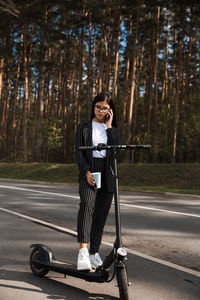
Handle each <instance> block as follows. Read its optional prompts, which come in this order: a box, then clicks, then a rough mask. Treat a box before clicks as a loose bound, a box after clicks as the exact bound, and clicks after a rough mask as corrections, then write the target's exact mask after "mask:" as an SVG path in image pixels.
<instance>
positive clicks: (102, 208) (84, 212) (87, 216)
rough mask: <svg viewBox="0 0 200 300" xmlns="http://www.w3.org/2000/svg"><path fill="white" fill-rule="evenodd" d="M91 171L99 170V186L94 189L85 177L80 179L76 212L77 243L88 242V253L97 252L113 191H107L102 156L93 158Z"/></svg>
mask: <svg viewBox="0 0 200 300" xmlns="http://www.w3.org/2000/svg"><path fill="white" fill-rule="evenodd" d="M92 172H101V188H100V189H94V188H93V187H92V186H90V185H89V184H88V182H87V178H86V177H85V178H84V179H81V180H80V185H79V195H80V208H79V212H78V221H77V232H78V242H79V243H89V242H90V253H91V254H94V253H96V252H98V250H99V247H100V244H101V239H102V234H103V229H104V225H105V223H106V219H107V216H108V213H109V210H110V206H111V203H112V198H113V192H111V193H109V192H107V187H106V181H105V176H106V168H105V159H104V158H94V159H93V166H92Z"/></svg>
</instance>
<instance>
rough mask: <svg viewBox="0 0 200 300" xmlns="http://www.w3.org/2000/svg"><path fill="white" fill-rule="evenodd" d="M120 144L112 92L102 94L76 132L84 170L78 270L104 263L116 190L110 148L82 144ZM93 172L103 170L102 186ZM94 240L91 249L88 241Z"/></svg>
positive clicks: (80, 161) (80, 209)
mask: <svg viewBox="0 0 200 300" xmlns="http://www.w3.org/2000/svg"><path fill="white" fill-rule="evenodd" d="M99 143H103V144H107V145H116V144H119V137H118V131H117V123H116V115H115V108H114V103H113V101H112V98H111V96H110V94H109V93H100V94H98V95H97V96H96V97H95V98H94V100H93V103H92V111H91V120H90V121H88V122H82V123H80V124H79V125H78V127H77V132H76V157H77V162H78V167H79V171H80V175H79V182H80V185H79V195H80V208H79V212H78V221H77V231H78V242H79V243H80V249H79V254H78V260H77V269H78V270H91V269H92V268H93V269H95V268H97V267H98V266H100V265H102V260H101V258H100V256H99V253H98V251H99V247H100V244H101V239H102V234H103V228H104V225H105V223H106V219H107V216H108V212H109V209H110V206H111V203H112V198H113V192H114V188H115V186H114V182H115V181H114V174H113V159H112V155H111V153H110V151H106V150H101V151H79V150H78V148H79V146H91V145H93V146H96V145H98V144H99ZM92 172H101V188H100V189H95V188H94V187H95V181H94V178H93V176H92ZM89 242H90V251H88V243H89Z"/></svg>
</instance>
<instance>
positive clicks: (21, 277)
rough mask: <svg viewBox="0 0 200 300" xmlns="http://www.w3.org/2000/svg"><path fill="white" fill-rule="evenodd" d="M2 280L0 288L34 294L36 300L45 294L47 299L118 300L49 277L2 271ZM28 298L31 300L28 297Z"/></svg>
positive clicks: (0, 270) (0, 278)
mask: <svg viewBox="0 0 200 300" xmlns="http://www.w3.org/2000/svg"><path fill="white" fill-rule="evenodd" d="M58 279H60V277H58ZM0 280H3V281H4V282H3V283H2V282H0V288H1V287H5V288H8V289H14V290H22V291H25V292H26V293H28V292H31V293H34V298H35V299H39V295H40V294H41V295H42V294H44V295H47V298H46V299H67V300H77V299H82V300H86V299H87V300H88V299H91V300H116V298H115V297H113V296H110V295H105V294H103V293H102V294H95V293H89V292H86V291H85V290H84V289H80V288H77V287H73V286H71V285H68V284H67V283H66V284H65V283H62V282H59V281H57V280H56V277H55V280H54V279H51V278H48V277H42V278H39V277H36V276H34V275H33V274H31V273H29V272H22V271H16V270H6V269H0ZM13 282H14V284H13ZM27 298H29V297H28V295H27Z"/></svg>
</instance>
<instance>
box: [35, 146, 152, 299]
mask: <svg viewBox="0 0 200 300" xmlns="http://www.w3.org/2000/svg"><path fill="white" fill-rule="evenodd" d="M150 148H151V146H150V145H105V144H98V145H97V146H80V147H79V150H80V151H82V150H90V151H91V150H98V151H101V150H107V151H112V155H113V156H114V157H113V158H114V169H113V172H114V177H115V190H114V207H115V229H116V240H115V242H114V245H113V248H112V250H111V252H110V253H109V255H108V256H107V257H106V258H105V260H104V262H103V265H102V266H100V267H98V268H97V269H96V270H95V271H78V270H77V267H76V265H72V264H70V263H66V262H61V261H58V260H56V258H55V256H54V254H53V252H52V251H51V249H50V248H49V247H47V246H45V245H43V244H32V245H31V247H32V248H33V250H32V252H31V256H30V267H31V270H32V272H33V273H34V274H35V275H37V276H40V277H43V276H45V275H46V274H47V273H48V272H49V271H54V272H58V273H62V274H64V275H65V276H66V275H69V276H73V277H78V278H81V279H84V280H86V281H90V282H99V283H102V282H111V281H112V280H113V278H114V277H115V275H116V278H117V285H118V288H119V297H120V298H119V299H121V300H129V294H128V286H129V285H130V283H129V281H128V276H127V267H126V260H127V251H126V250H125V249H124V248H123V245H122V236H121V223H120V204H119V190H118V172H117V158H116V156H117V152H118V150H127V149H131V150H135V149H150ZM112 265H114V268H112V270H113V274H112V275H110V273H111V266H112Z"/></svg>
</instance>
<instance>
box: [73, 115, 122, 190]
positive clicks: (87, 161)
mask: <svg viewBox="0 0 200 300" xmlns="http://www.w3.org/2000/svg"><path fill="white" fill-rule="evenodd" d="M106 132H107V137H108V142H107V144H108V145H118V144H119V143H120V141H119V135H118V130H117V128H116V127H112V128H108V129H107V130H106ZM79 146H92V121H91V120H90V121H87V122H81V123H80V124H79V125H78V127H77V131H76V140H75V151H76V160H77V164H78V167H79V172H80V175H79V180H81V179H83V178H86V177H85V174H86V172H87V170H90V171H91V172H92V151H79V150H78V148H79ZM106 153H107V155H106V181H107V190H108V192H113V191H114V187H115V186H114V174H113V167H114V159H113V157H112V155H111V153H110V151H107V152H106Z"/></svg>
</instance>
